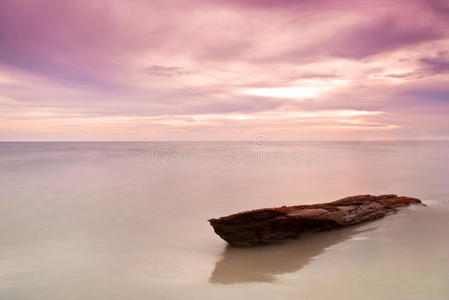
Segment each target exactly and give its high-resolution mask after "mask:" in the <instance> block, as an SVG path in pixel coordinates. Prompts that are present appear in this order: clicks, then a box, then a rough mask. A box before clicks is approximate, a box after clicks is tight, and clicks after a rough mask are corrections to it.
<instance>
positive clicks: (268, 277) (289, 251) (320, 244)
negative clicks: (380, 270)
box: [209, 226, 375, 284]
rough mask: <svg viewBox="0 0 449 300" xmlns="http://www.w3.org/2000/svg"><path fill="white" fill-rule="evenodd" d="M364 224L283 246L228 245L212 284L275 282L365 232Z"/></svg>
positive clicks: (314, 234)
mask: <svg viewBox="0 0 449 300" xmlns="http://www.w3.org/2000/svg"><path fill="white" fill-rule="evenodd" d="M373 229H375V227H373V228H369V229H361V226H358V227H351V228H344V229H340V230H331V231H324V232H319V233H311V234H307V235H303V236H301V238H300V239H297V240H292V241H288V242H286V243H284V244H282V245H269V246H259V247H250V248H239V247H232V246H227V247H226V248H225V251H224V253H223V257H222V258H221V259H220V260H219V261H217V262H216V264H215V269H214V271H213V272H212V274H211V277H210V279H209V282H210V283H222V284H232V283H244V282H273V281H274V280H275V279H276V277H275V275H279V274H284V273H292V272H296V271H298V270H300V269H301V268H302V267H304V266H305V265H307V264H308V263H309V262H310V261H311V260H312V259H313V258H314V257H316V256H318V255H320V254H322V253H324V251H326V249H327V248H329V247H330V246H332V245H335V244H338V243H341V242H344V241H346V240H348V239H350V238H352V237H353V236H355V235H357V234H360V233H362V232H367V231H371V230H373Z"/></svg>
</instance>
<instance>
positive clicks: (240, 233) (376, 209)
mask: <svg viewBox="0 0 449 300" xmlns="http://www.w3.org/2000/svg"><path fill="white" fill-rule="evenodd" d="M409 204H421V205H423V204H422V202H421V200H419V199H415V198H409V197H401V196H399V197H398V196H396V195H381V196H371V195H359V196H352V197H347V198H343V199H340V200H337V201H334V202H328V203H321V204H312V205H297V206H282V207H278V208H263V209H257V210H251V211H245V212H240V213H237V214H233V215H230V216H227V217H221V218H218V219H210V220H209V222H210V224H211V225H212V227H213V228H214V231H215V233H216V234H218V235H219V236H220V237H221V238H222V239H224V240H225V241H226V242H228V243H229V244H231V245H234V246H253V245H258V244H267V243H271V242H275V241H279V240H283V239H286V238H294V237H297V236H298V235H299V234H300V233H301V232H305V231H321V230H328V229H335V228H341V227H346V226H351V225H355V224H360V223H363V222H366V221H370V220H374V219H378V218H382V217H383V216H385V215H388V214H392V213H396V212H397V211H398V208H400V207H403V206H408V205H409Z"/></svg>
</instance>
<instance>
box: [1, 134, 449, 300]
mask: <svg viewBox="0 0 449 300" xmlns="http://www.w3.org/2000/svg"><path fill="white" fill-rule="evenodd" d="M360 194H371V195H381V194H397V195H403V196H410V197H416V198H419V199H421V200H422V201H423V202H424V203H425V204H426V205H427V206H411V207H407V208H404V209H402V210H400V212H398V213H397V214H394V215H390V216H387V217H385V218H383V219H379V220H376V221H373V222H369V223H364V224H362V225H359V226H354V227H350V228H345V229H341V230H334V231H325V232H319V233H314V234H304V235H303V236H301V237H299V238H298V239H294V240H289V241H285V242H284V243H281V244H276V245H269V246H262V247H252V248H236V247H230V246H228V245H227V244H226V242H225V241H223V240H222V239H220V237H219V236H217V235H216V234H215V233H214V232H213V230H212V227H211V226H210V225H209V223H208V219H210V218H216V217H220V216H226V215H229V214H232V213H236V212H239V211H244V210H250V209H256V208H266V207H277V206H283V205H298V204H311V203H321V202H328V201H333V200H337V199H340V198H344V197H347V196H352V195H360ZM0 299H3V300H115V299H117V300H123V299H126V300H150V299H155V300H162V299H179V300H189V299H192V300H202V299H207V300H211V299H226V300H229V299H235V300H237V299H245V300H246V299H260V300H263V299H269V300H272V299H284V300H285V299H287V300H288V299H295V300H298V299H300V300H307V299H312V300H313V299H333V300H336V299H342V300H343V299H344V300H347V299H365V300H370V299H373V300H374V299H376V300H378V299H394V300H400V299H403V300H413V299H416V300H418V299H419V300H421V299H441V300H447V299H449V141H381V142H380V141H373V142H369V141H365V142H359V141H329V142H316V141H314V142H291V141H288V142H287V141H285V142H281V141H270V140H268V139H267V138H265V137H263V136H260V137H258V138H257V139H255V140H252V141H243V142H230V141H227V142H1V143H0Z"/></svg>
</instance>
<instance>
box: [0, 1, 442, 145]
mask: <svg viewBox="0 0 449 300" xmlns="http://www.w3.org/2000/svg"><path fill="white" fill-rule="evenodd" d="M260 134H262V135H265V136H267V137H269V138H270V139H273V140H275V139H279V140H283V139H285V140H328V139H330V140H352V139H356V140H379V139H381V140H395V139H401V140H402V139H406V140H410V139H413V140H414V139H448V138H449V2H448V1H445V0H396V1H391V0H388V1H384V0H372V1H355V0H346V1H340V0H316V1H310V0H164V1H160V0H154V1H150V0H95V1H93V0H86V1H85V0H72V1H69V0H58V1H54V0H2V1H0V140H248V139H251V137H252V136H254V135H260Z"/></svg>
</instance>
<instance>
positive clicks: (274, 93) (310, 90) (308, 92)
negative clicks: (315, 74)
mask: <svg viewBox="0 0 449 300" xmlns="http://www.w3.org/2000/svg"><path fill="white" fill-rule="evenodd" d="M328 90H329V88H328V87H285V88H256V89H249V90H246V91H244V92H243V93H244V94H247V95H255V96H264V97H274V98H289V99H307V98H314V97H317V96H319V95H321V94H323V93H325V92H327V91H328Z"/></svg>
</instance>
